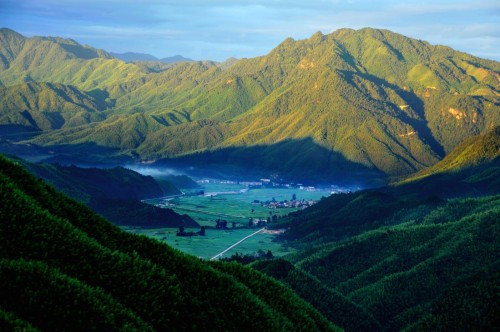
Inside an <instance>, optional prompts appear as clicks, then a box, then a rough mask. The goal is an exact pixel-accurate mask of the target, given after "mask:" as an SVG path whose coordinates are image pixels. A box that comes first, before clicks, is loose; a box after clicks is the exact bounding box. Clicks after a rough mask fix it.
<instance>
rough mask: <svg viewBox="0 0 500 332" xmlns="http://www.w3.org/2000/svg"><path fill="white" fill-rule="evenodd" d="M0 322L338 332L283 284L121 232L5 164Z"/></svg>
mask: <svg viewBox="0 0 500 332" xmlns="http://www.w3.org/2000/svg"><path fill="white" fill-rule="evenodd" d="M0 163H1V167H0V169H1V172H0V202H1V204H0V220H1V223H0V238H1V241H0V280H1V282H0V285H1V286H0V287H1V293H2V294H4V295H6V296H2V297H0V309H1V310H0V313H1V314H0V318H1V319H0V324H2V325H1V326H7V327H14V329H16V328H17V329H19V328H24V327H26V328H27V329H29V328H31V327H33V328H36V329H39V330H50V331H54V330H68V329H71V330H82V331H88V330H129V331H130V330H140V331H146V330H172V331H176V330H201V329H203V330H206V331H220V330H227V331H255V330H259V331H279V330H282V331H294V330H297V331H298V330H301V331H303V330H307V331H314V330H317V331H328V330H335V327H334V326H333V325H332V324H331V323H329V321H327V320H326V319H325V318H324V317H323V316H322V315H321V314H319V312H318V311H316V310H315V309H313V307H312V306H311V305H309V304H308V303H306V302H304V301H303V300H301V299H300V298H299V297H298V296H297V295H295V294H294V293H293V292H292V291H291V290H289V289H288V288H285V287H283V285H282V284H281V283H278V282H276V281H274V280H273V279H271V278H269V277H266V276H265V275H263V274H261V273H258V272H256V271H254V270H251V269H248V268H245V267H242V266H240V265H237V264H227V263H218V264H208V263H206V262H203V261H200V260H199V259H197V258H195V257H191V256H186V255H184V254H182V253H180V252H178V251H176V250H174V249H172V248H170V247H169V246H167V245H165V244H163V243H160V242H158V241H156V240H152V239H148V238H145V237H142V236H137V235H133V234H129V233H125V232H122V231H121V230H119V229H118V228H116V227H115V226H113V225H111V224H110V223H109V222H107V221H106V220H104V219H102V218H100V217H99V216H97V215H95V214H94V213H93V212H92V211H90V210H89V209H88V208H86V207H85V206H83V205H81V204H79V203H77V202H75V201H73V200H71V199H69V198H67V197H65V196H63V195H61V194H59V193H58V192H56V191H55V190H53V189H52V188H51V187H49V186H47V185H46V184H45V183H43V182H42V181H39V180H37V179H36V178H35V177H33V176H31V175H30V174H29V173H27V172H26V171H25V170H23V169H22V168H21V167H19V166H18V165H16V164H14V163H12V162H10V161H8V160H6V159H5V158H3V157H1V158H0Z"/></svg>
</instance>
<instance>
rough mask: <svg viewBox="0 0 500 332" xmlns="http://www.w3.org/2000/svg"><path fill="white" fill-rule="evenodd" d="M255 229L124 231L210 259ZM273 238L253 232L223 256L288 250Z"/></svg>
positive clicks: (287, 251)
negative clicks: (204, 232) (193, 233)
mask: <svg viewBox="0 0 500 332" xmlns="http://www.w3.org/2000/svg"><path fill="white" fill-rule="evenodd" d="M256 230H258V228H252V229H241V228H239V229H234V230H216V229H208V230H207V235H206V236H193V237H180V236H175V233H176V232H177V229H174V228H158V229H145V228H141V229H128V231H130V232H133V233H136V234H143V235H146V236H149V237H152V238H155V239H158V240H160V241H165V242H167V243H168V244H169V245H171V246H172V247H174V248H176V249H179V250H181V251H183V252H185V253H188V254H191V255H194V256H197V257H202V258H204V259H210V258H212V257H213V256H215V255H217V254H218V253H220V252H221V251H223V250H224V249H226V248H227V247H229V246H230V245H232V244H233V243H236V242H238V241H239V240H241V239H242V238H244V237H245V236H247V235H250V234H252V233H253V232H255V231H256ZM187 231H198V229H195V228H193V229H189V228H188V229H187ZM274 237H275V236H274V235H271V234H262V233H259V234H256V235H254V236H252V237H251V238H248V239H247V240H245V241H244V242H242V243H240V244H239V245H238V246H236V247H234V248H233V249H231V250H230V251H228V252H227V253H226V254H225V255H224V257H229V256H231V255H233V254H235V253H236V252H238V253H243V254H251V253H254V252H257V251H258V250H259V249H262V250H264V251H267V250H271V251H272V253H273V255H275V256H283V255H285V254H288V253H290V252H291V249H289V248H287V247H284V246H282V245H281V244H280V243H279V242H273V239H274Z"/></svg>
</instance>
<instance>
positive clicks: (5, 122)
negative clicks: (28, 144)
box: [0, 82, 106, 135]
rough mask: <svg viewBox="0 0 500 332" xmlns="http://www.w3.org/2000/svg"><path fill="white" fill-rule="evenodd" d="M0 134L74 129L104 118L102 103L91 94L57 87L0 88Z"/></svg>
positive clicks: (47, 84) (58, 85) (70, 87)
mask: <svg viewBox="0 0 500 332" xmlns="http://www.w3.org/2000/svg"><path fill="white" fill-rule="evenodd" d="M0 109H1V110H2V112H1V114H0V126H1V127H2V133H6V134H8V135H9V134H11V133H10V132H12V134H14V133H15V132H16V131H47V130H51V129H59V128H63V127H75V126H80V125H83V124H87V123H90V122H94V121H102V120H104V119H105V118H106V117H105V115H104V114H103V111H104V110H105V109H106V102H105V101H104V100H103V99H100V98H98V97H97V98H96V97H95V96H93V95H92V93H87V92H84V91H81V90H79V89H78V88H76V87H74V86H68V85H62V84H58V83H54V84H52V83H36V82H29V83H22V84H16V85H13V86H9V87H4V86H0Z"/></svg>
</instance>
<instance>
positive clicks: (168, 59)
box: [160, 55, 194, 63]
mask: <svg viewBox="0 0 500 332" xmlns="http://www.w3.org/2000/svg"><path fill="white" fill-rule="evenodd" d="M160 61H161V62H165V63H174V62H186V61H187V62H190V61H194V60H193V59H189V58H185V57H183V56H182V55H174V56H169V57H166V58H161V59H160Z"/></svg>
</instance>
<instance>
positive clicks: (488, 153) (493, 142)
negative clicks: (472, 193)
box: [401, 126, 500, 183]
mask: <svg viewBox="0 0 500 332" xmlns="http://www.w3.org/2000/svg"><path fill="white" fill-rule="evenodd" d="M499 157H500V126H497V127H495V128H494V129H493V130H491V131H489V132H487V133H485V134H483V135H479V136H475V137H472V138H470V139H468V140H466V141H465V142H463V143H461V144H460V145H459V146H457V147H456V148H455V149H454V150H453V151H452V152H451V153H449V154H448V155H447V156H446V157H445V158H444V159H443V160H441V161H440V162H439V163H437V164H435V165H433V166H432V167H429V168H426V169H424V170H422V171H420V172H418V173H416V174H413V175H411V176H410V177H408V178H407V179H405V180H404V181H402V182H401V183H409V182H412V181H416V180H420V179H423V178H426V177H429V176H436V175H438V174H443V173H450V172H451V173H457V172H460V171H464V169H467V168H473V167H474V166H478V165H481V164H485V163H494V162H495V161H498V159H500V158H499ZM474 173H475V174H474V175H475V176H476V177H478V174H477V172H474Z"/></svg>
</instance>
